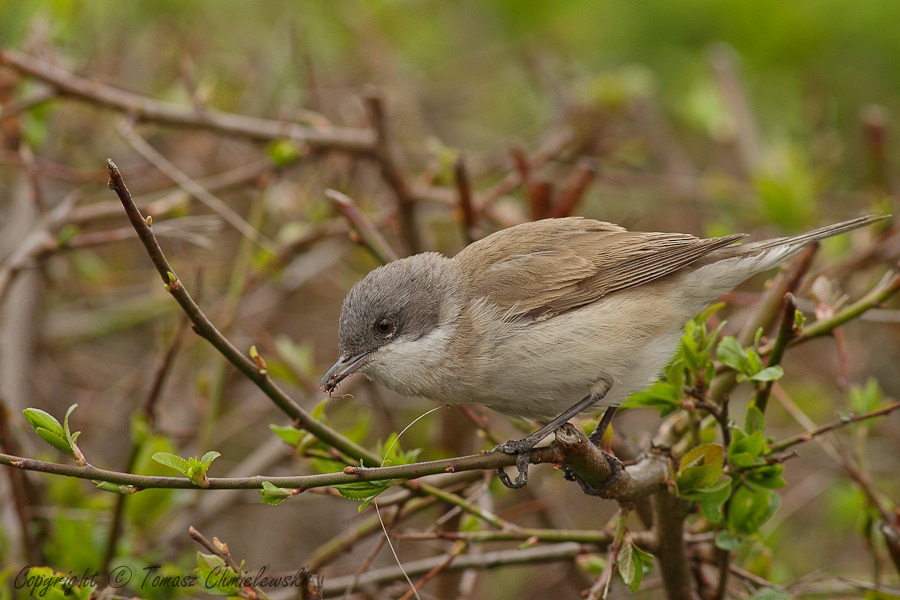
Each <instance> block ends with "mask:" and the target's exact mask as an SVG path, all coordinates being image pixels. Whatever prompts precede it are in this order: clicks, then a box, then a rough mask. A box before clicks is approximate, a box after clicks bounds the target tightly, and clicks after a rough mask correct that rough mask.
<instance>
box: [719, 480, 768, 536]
mask: <svg viewBox="0 0 900 600" xmlns="http://www.w3.org/2000/svg"><path fill="white" fill-rule="evenodd" d="M780 504H781V497H780V496H779V495H778V494H776V493H775V492H773V491H771V490H768V489H764V488H760V489H756V490H751V489H749V488H747V487H741V488H740V489H738V490H737V491H736V492H735V493H734V495H733V496H732V497H731V504H730V505H729V511H728V528H729V529H730V530H732V531H736V532H739V533H746V534H754V533H757V532H758V531H759V528H760V527H762V525H763V524H764V523H765V522H766V521H768V520H769V519H770V518H771V517H772V515H774V514H775V511H776V510H777V509H778V506H779V505H780Z"/></svg>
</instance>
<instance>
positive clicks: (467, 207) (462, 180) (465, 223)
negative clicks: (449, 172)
mask: <svg viewBox="0 0 900 600" xmlns="http://www.w3.org/2000/svg"><path fill="white" fill-rule="evenodd" d="M453 181H454V183H455V184H456V194H457V198H458V201H459V205H458V206H459V215H460V217H461V219H460V220H461V221H462V223H461V225H462V233H463V238H464V239H465V241H466V243H467V244H471V243H472V242H474V241H475V226H476V222H477V217H476V215H475V208H474V207H473V206H472V182H471V181H470V180H469V170H468V169H467V168H466V161H465V160H464V159H463V157H462V155H461V154H460V155H458V156H457V157H456V160H455V161H453Z"/></svg>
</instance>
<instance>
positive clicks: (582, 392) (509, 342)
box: [322, 214, 885, 487]
mask: <svg viewBox="0 0 900 600" xmlns="http://www.w3.org/2000/svg"><path fill="white" fill-rule="evenodd" d="M882 218H885V215H875V214H873V215H866V216H862V217H857V218H854V219H850V220H847V221H843V222H840V223H835V224H832V225H827V226H825V227H821V228H819V229H814V230H812V231H809V232H807V233H803V234H799V235H795V236H790V237H779V238H774V239H768V240H763V241H756V242H744V243H741V240H743V239H744V238H746V237H747V236H746V234H732V235H726V236H723V237H714V238H698V237H695V236H693V235H690V234H686V233H665V232H640V231H628V230H626V229H625V228H623V227H620V226H618V225H615V224H612V223H607V222H604V221H597V220H593V219H588V218H583V217H564V218H552V219H543V220H539V221H532V222H527V223H522V224H519V225H515V226H513V227H509V228H507V229H502V230H500V231H497V232H495V233H493V234H491V235H489V236H487V237H484V238H482V239H480V240H478V241H476V242H473V243H471V244H469V245H468V246H466V247H465V248H464V249H463V250H462V251H460V252H459V253H458V254H456V255H455V256H454V257H452V258H448V257H446V256H444V255H442V254H439V253H437V252H424V253H421V254H416V255H413V256H409V257H406V258H402V259H399V260H395V261H393V262H390V263H388V264H386V265H383V266H381V267H378V268H376V269H374V270H373V271H371V272H369V273H368V274H367V275H366V276H365V277H364V278H363V279H362V280H360V281H358V282H357V283H356V284H355V285H353V286H352V288H351V289H350V291H349V292H348V293H347V296H346V297H345V299H344V301H343V303H342V305H341V313H340V319H339V323H338V338H339V353H340V355H339V358H338V360H337V361H336V362H335V363H334V366H332V367H331V368H330V369H329V370H328V372H327V373H326V375H325V377H324V379H323V380H322V387H323V388H324V389H325V391H326V392H328V393H329V394H331V393H332V392H333V391H334V390H335V389H336V387H337V385H338V384H339V383H340V382H341V381H342V380H344V379H345V378H346V377H347V376H349V375H351V374H353V373H356V372H360V373H363V374H364V375H365V376H366V377H368V378H369V379H371V380H373V381H375V382H377V383H379V384H381V385H383V386H385V387H387V388H389V389H391V390H393V391H395V392H397V393H399V394H401V395H404V396H416V397H424V398H427V399H430V400H432V401H435V402H438V403H441V404H449V405H454V404H459V403H464V402H465V403H476V404H482V405H485V406H487V407H489V408H491V409H493V410H495V411H498V412H500V413H504V414H506V415H509V416H513V417H525V418H529V419H533V420H536V421H538V422H543V423H545V425H544V426H543V427H541V428H540V429H538V430H537V431H535V432H534V433H532V434H531V435H528V436H526V437H524V438H522V439H519V440H510V441H508V442H506V443H504V444H500V445H499V446H497V447H496V448H495V450H497V451H500V452H505V453H509V454H515V455H517V460H516V465H517V467H518V470H519V473H518V476H517V478H516V481H515V482H512V481H510V480H509V478H508V477H507V476H506V475H505V473H504V472H503V470H502V469H500V470H499V473H500V475H501V479H502V481H503V483H504V484H506V485H507V486H508V487H521V486H523V485H525V482H526V481H527V468H528V455H529V453H530V450H531V449H532V448H533V447H534V446H535V445H536V444H537V443H539V442H540V441H541V440H542V439H543V438H545V437H546V436H547V435H549V434H550V433H552V432H553V431H554V430H555V429H557V428H558V427H559V426H561V425H562V424H564V423H566V422H567V421H568V420H569V419H571V418H572V417H574V416H575V415H577V414H579V413H581V412H584V411H589V410H592V409H593V410H596V409H599V408H602V407H605V408H606V411H605V413H604V414H603V418H602V419H601V421H600V424H599V425H598V427H597V428H596V429H595V431H594V434H592V436H591V440H592V441H594V442H595V443H597V444H598V445H599V441H600V440H601V439H602V436H603V433H604V431H605V429H606V427H607V426H608V424H609V422H610V420H611V419H612V416H613V414H614V413H615V410H616V407H618V405H619V404H621V403H622V402H623V401H624V400H625V399H627V398H628V397H629V396H630V395H631V394H633V393H635V392H638V391H641V390H643V389H645V388H646V387H648V386H649V385H650V384H652V383H653V381H655V380H656V379H657V378H658V376H659V374H660V373H661V371H662V370H663V368H664V367H665V365H666V364H667V363H668V362H669V361H670V359H671V358H672V356H673V355H674V353H675V351H676V349H677V347H678V344H679V340H680V338H681V336H682V334H683V330H684V327H685V325H686V323H687V322H688V321H689V320H690V319H692V318H693V317H694V316H696V315H697V314H698V313H700V312H701V311H702V310H703V309H705V308H706V307H707V306H709V305H710V304H711V303H712V302H713V301H715V300H716V299H717V298H718V297H719V296H721V295H722V294H724V293H726V292H728V291H730V290H732V289H734V287H736V286H737V285H738V284H740V283H741V282H743V281H744V280H746V279H748V278H750V277H751V276H753V275H755V274H757V273H760V272H763V271H766V270H769V269H772V268H773V267H775V266H777V265H778V264H779V263H781V262H783V261H784V260H786V259H787V258H789V257H790V256H792V255H794V254H796V253H797V252H798V251H800V250H801V249H802V248H803V247H804V246H806V245H807V244H810V243H812V242H815V241H817V240H820V239H822V238H826V237H830V236H833V235H837V234H840V233H844V232H847V231H850V230H853V229H856V228H859V227H864V226H866V225H869V224H871V223H874V222H875V221H878V220H880V219H882Z"/></svg>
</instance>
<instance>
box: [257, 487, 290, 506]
mask: <svg viewBox="0 0 900 600" xmlns="http://www.w3.org/2000/svg"><path fill="white" fill-rule="evenodd" d="M257 491H258V492H259V495H260V496H262V501H263V503H264V504H271V505H272V506H276V505H278V504H281V503H282V502H284V501H285V500H286V499H288V498H290V497H291V496H293V493H292V492H291V490H288V489H285V488H280V487H276V486H275V485H273V484H272V483H270V482H268V481H263V484H262V489H260V490H257Z"/></svg>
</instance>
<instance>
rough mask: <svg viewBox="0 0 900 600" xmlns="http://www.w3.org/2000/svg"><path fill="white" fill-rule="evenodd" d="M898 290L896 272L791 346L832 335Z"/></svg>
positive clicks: (806, 330)
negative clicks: (835, 330)
mask: <svg viewBox="0 0 900 600" xmlns="http://www.w3.org/2000/svg"><path fill="white" fill-rule="evenodd" d="M889 275H890V273H889ZM898 290H900V273H897V272H894V273H893V275H890V277H888V276H885V279H884V280H882V282H881V283H879V284H878V285H877V286H875V288H874V289H873V290H872V291H871V292H869V293H868V294H866V295H865V296H863V297H862V298H860V299H859V300H857V301H856V302H854V303H853V304H851V305H850V306H848V307H847V308H845V309H844V310H842V311H841V312H839V313H837V314H836V315H834V316H833V317H831V318H830V319H824V320H822V321H816V322H815V323H813V324H812V325H809V326H808V327H804V328H803V331H802V332H801V333H800V335H798V336H797V337H796V338H794V340H793V341H792V342H791V344H790V345H791V346H795V345H797V344H800V343H802V342H806V341H809V340H811V339H814V338H817V337H821V336H823V335H828V334H830V333H831V332H832V331H833V330H834V329H835V328H836V327H840V326H841V325H843V324H845V323H847V322H848V321H852V320H853V319H855V318H856V317H858V316H860V315H861V314H863V313H864V312H866V311H867V310H869V309H870V308H874V307H876V306H878V305H880V304H881V303H883V302H884V301H885V300H887V299H888V298H890V297H891V296H892V295H893V294H894V293H896V292H897V291H898ZM770 350H771V348H767V349H766V351H770ZM762 352H763V350H762V349H761V350H760V353H761V354H762Z"/></svg>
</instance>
